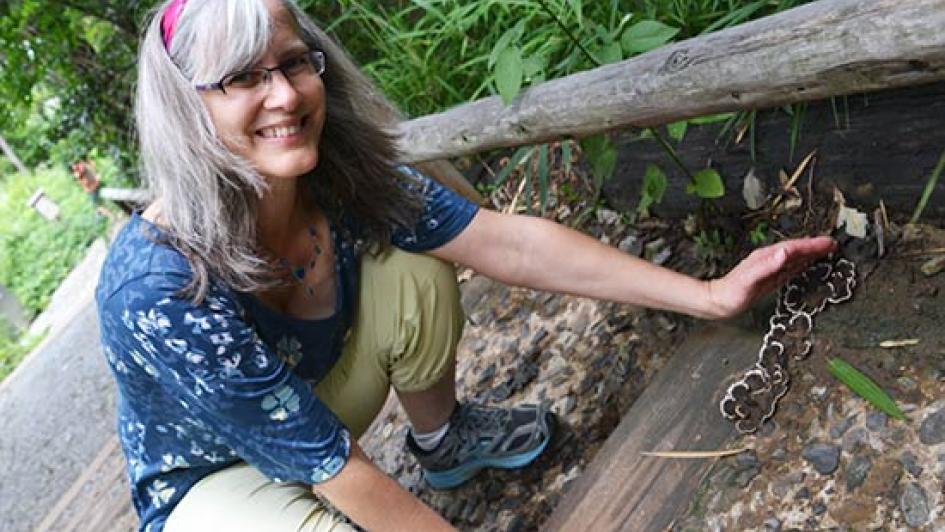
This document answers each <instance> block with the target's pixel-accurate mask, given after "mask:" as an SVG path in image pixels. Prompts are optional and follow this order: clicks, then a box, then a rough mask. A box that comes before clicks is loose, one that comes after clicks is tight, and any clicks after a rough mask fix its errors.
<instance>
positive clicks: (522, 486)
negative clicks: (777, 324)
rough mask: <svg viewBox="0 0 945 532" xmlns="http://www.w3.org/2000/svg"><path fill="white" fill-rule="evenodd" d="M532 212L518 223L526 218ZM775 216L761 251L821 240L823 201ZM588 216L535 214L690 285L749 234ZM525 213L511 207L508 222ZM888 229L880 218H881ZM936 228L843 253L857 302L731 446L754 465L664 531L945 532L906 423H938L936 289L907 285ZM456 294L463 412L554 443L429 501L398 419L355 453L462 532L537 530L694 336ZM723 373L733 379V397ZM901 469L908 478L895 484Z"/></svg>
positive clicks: (472, 291)
mask: <svg viewBox="0 0 945 532" xmlns="http://www.w3.org/2000/svg"><path fill="white" fill-rule="evenodd" d="M562 183H565V185H564V188H562ZM569 185H571V186H574V187H575V188H577V185H575V184H573V183H572V182H570V181H568V179H567V178H565V179H561V176H558V179H555V180H553V186H555V187H557V189H556V190H554V192H555V194H553V195H552V197H562V198H566V197H568V194H567V190H568V189H567V187H568V186H569ZM516 186H517V185H508V186H506V187H504V188H503V189H501V190H499V191H496V192H494V193H493V195H492V200H493V204H494V205H495V206H496V207H497V208H499V209H504V208H506V207H507V206H508V205H510V204H511V205H512V206H513V207H512V208H513V209H515V207H514V206H515V205H516V202H518V201H519V200H520V197H521V194H522V188H521V187H519V188H518V189H517V191H516V188H515V187H516ZM562 192H564V193H563V194H562ZM800 195H801V196H803V193H801V194H800ZM532 197H533V198H534V197H537V196H532ZM572 197H575V198H576V197H586V195H583V196H582V195H580V194H575V195H573V196H572ZM536 202H537V199H536V200H532V205H531V206H532V207H533V208H535V209H536V210H537V203H536ZM526 203H527V201H526ZM786 203H788V206H787V207H784V206H783V205H782V207H781V208H780V209H779V210H775V209H772V210H771V211H770V212H767V213H765V217H766V220H767V221H768V223H770V229H769V230H768V232H767V236H768V238H769V239H771V240H775V239H780V238H783V237H790V236H798V235H803V234H824V233H830V232H831V227H832V224H833V220H835V219H836V218H835V215H836V210H837V203H836V199H835V198H820V197H818V198H812V197H807V198H805V200H804V201H793V202H786ZM807 205H810V207H808V206H807ZM586 207H587V205H586V204H575V203H568V202H567V201H566V200H562V201H561V203H560V204H558V205H554V204H552V205H550V206H549V209H548V211H549V212H548V214H547V216H548V217H549V218H556V219H557V220H558V221H562V222H565V223H571V224H572V225H574V224H576V225H578V226H579V227H581V228H582V230H583V231H584V232H586V233H589V234H591V235H592V236H594V237H595V238H598V239H600V240H602V241H604V242H606V243H609V244H612V245H618V246H619V247H620V248H621V249H623V250H624V251H626V252H628V253H633V254H636V255H639V256H642V257H644V258H646V259H649V260H652V261H654V262H657V263H661V264H664V265H666V266H668V267H670V268H673V269H676V270H679V271H683V272H686V273H689V274H692V275H696V276H700V277H711V276H714V275H719V274H721V273H723V272H724V271H726V270H727V269H728V268H729V267H730V266H731V265H732V264H733V263H734V262H735V261H736V260H737V258H738V257H740V256H743V255H744V254H745V253H746V252H747V249H748V247H749V242H748V236H747V235H748V234H749V233H750V230H751V229H752V228H754V227H757V221H758V220H757V218H758V217H755V219H750V218H737V217H735V218H728V217H723V216H714V217H713V216H709V217H705V218H703V219H702V220H701V221H700V220H698V219H690V220H686V221H685V222H684V221H681V220H677V221H661V220H655V219H648V220H637V221H635V223H632V224H631V223H629V222H628V220H627V218H626V217H625V216H621V215H619V214H617V213H614V212H611V211H607V210H598V211H597V215H596V219H594V218H593V217H592V218H591V219H589V220H588V219H586V218H585V219H583V220H581V217H582V216H583V213H586V212H588V211H587V209H586ZM522 209H523V207H522V206H521V204H519V205H518V207H517V210H522ZM889 215H890V216H892V217H893V218H895V215H896V213H889ZM707 219H711V220H712V224H713V225H714V227H715V229H717V230H719V233H718V234H719V235H721V237H720V238H717V239H716V240H717V242H716V245H712V242H709V245H706V240H705V236H706V234H711V231H709V232H702V233H699V232H698V231H699V229H698V228H699V227H700V224H705V223H706V220H707ZM902 227H905V229H903V228H902ZM941 227H943V224H942V223H940V222H938V221H936V222H934V223H932V224H930V225H923V226H905V225H900V226H897V225H896V224H895V223H892V224H888V225H885V231H884V238H883V246H884V248H885V250H884V251H885V256H884V257H883V258H882V259H881V260H877V259H876V251H877V245H876V241H877V239H876V235H875V234H872V233H871V234H870V235H869V236H868V238H867V239H850V238H844V239H843V240H844V244H845V246H844V254H845V255H847V256H848V257H850V258H853V259H854V260H855V261H857V264H858V267H859V271H858V273H859V277H860V278H859V284H858V286H857V289H856V292H855V295H854V298H853V299H852V300H851V301H849V302H847V303H844V304H842V305H837V306H836V308H831V309H828V310H827V311H825V312H823V313H821V314H820V315H819V316H818V317H817V319H816V325H815V346H814V353H813V354H812V355H811V356H810V357H809V358H808V359H806V360H805V361H803V362H800V363H797V364H796V365H795V367H793V368H792V384H791V389H790V390H789V392H788V394H787V395H786V396H785V397H784V398H783V399H782V402H781V405H780V407H779V409H778V411H777V413H776V414H775V416H774V418H773V419H772V420H771V421H769V422H768V423H766V425H765V426H764V427H763V428H762V430H761V431H759V434H758V435H751V436H745V437H743V438H740V439H739V440H738V441H735V442H733V446H747V447H750V448H752V449H753V451H751V452H750V453H743V454H747V456H742V455H739V456H737V457H734V458H727V459H722V460H719V461H718V462H717V463H716V464H715V466H714V467H713V468H712V469H711V471H710V473H709V474H708V475H707V476H706V478H705V479H704V480H703V485H702V488H701V491H700V496H699V497H698V498H697V499H696V500H695V501H694V503H693V506H692V507H691V508H689V509H688V510H687V509H683V508H681V509H680V515H681V516H682V517H680V518H679V519H678V520H677V522H676V524H675V528H676V529H678V530H707V529H715V530H751V529H757V530H780V529H781V528H782V527H784V528H785V529H811V530H813V529H816V530H820V529H824V528H833V529H840V530H846V529H849V530H860V529H863V528H864V527H865V526H866V525H869V526H872V527H873V528H876V529H887V528H897V527H904V526H906V523H907V520H906V517H904V516H905V514H906V513H908V514H909V519H908V522H910V523H913V524H914V523H918V522H919V521H921V523H919V525H918V526H919V528H920V529H926V530H945V528H943V525H942V523H945V517H943V515H945V514H943V509H942V504H943V499H945V497H943V478H945V445H942V444H934V445H926V444H923V443H921V442H920V441H919V433H920V426H921V423H922V421H923V420H926V419H927V418H928V416H929V415H930V414H931V413H934V412H938V411H941V414H942V416H943V424H945V410H943V407H945V401H942V398H943V397H945V336H943V335H942V334H941V333H940V329H941V323H943V322H945V300H943V298H945V273H938V274H935V275H931V276H926V275H925V274H923V273H921V272H920V267H921V266H922V265H923V264H925V263H926V262H928V261H929V260H930V259H934V258H936V257H938V258H941V257H942V253H943V252H942V248H945V231H943V230H942V229H941ZM694 228H696V229H695V232H694ZM836 234H838V235H839V233H836ZM696 235H701V237H702V244H700V245H697V244H696V243H695V240H699V238H695V237H696ZM726 235H732V237H727V236H726ZM924 251H927V253H923V252H924ZM461 279H463V280H464V282H463V284H462V293H463V303H464V308H465V309H466V311H467V314H468V323H467V327H466V332H465V336H464V338H463V340H462V342H461V344H460V347H459V353H458V371H457V380H458V388H459V395H460V397H461V398H462V399H463V400H474V401H480V402H483V403H487V404H497V405H514V404H519V403H523V402H526V403H529V402H530V403H534V402H538V401H547V402H550V404H551V405H552V409H553V410H554V411H555V412H556V413H557V414H558V415H559V418H560V420H561V427H560V430H559V433H558V434H557V435H556V437H555V440H554V441H553V443H552V445H551V446H550V448H549V450H548V451H546V452H545V453H544V455H543V456H542V457H541V458H540V459H539V460H538V461H537V462H536V463H534V464H532V465H531V466H529V467H527V468H525V469H522V470H517V471H494V470H487V471H485V472H483V473H482V474H480V475H479V476H477V477H476V478H474V479H473V480H472V481H470V482H469V483H468V484H466V485H464V486H462V487H460V488H458V489H456V490H452V491H436V490H433V489H431V488H429V487H428V486H427V485H426V484H425V483H424V482H423V480H422V477H421V472H420V468H419V466H418V465H417V463H416V462H415V460H414V459H413V458H412V457H411V456H410V455H409V453H407V452H406V450H405V448H404V443H403V442H404V438H405V435H406V430H407V429H406V422H405V418H404V416H403V414H402V412H400V411H399V410H395V411H393V412H391V413H390V414H389V415H388V416H387V417H386V418H385V419H383V420H381V421H380V423H378V424H376V425H375V430H374V431H373V432H370V433H369V434H368V435H366V436H365V437H364V438H363V439H362V445H363V446H364V447H365V449H366V450H367V452H368V453H369V454H370V455H371V456H373V457H374V458H375V460H376V462H377V463H378V464H379V465H380V466H381V467H382V468H383V469H384V470H385V471H387V472H388V473H390V474H391V475H392V476H393V477H394V478H397V479H398V480H399V481H400V482H401V484H403V485H404V486H406V487H407V488H408V489H410V490H411V491H412V492H414V493H417V494H418V495H419V496H420V498H421V499H423V500H424V501H425V502H427V503H428V504H430V505H431V506H432V507H433V508H435V509H436V510H438V511H439V512H440V513H441V514H442V515H445V516H446V517H447V518H448V519H449V520H450V521H451V522H452V523H453V524H454V525H455V526H457V527H458V528H460V529H462V530H512V531H520V530H538V529H540V528H541V525H542V523H543V522H544V521H545V520H546V519H547V518H548V516H549V515H550V514H551V512H552V511H553V509H554V508H555V506H556V504H557V502H558V501H559V500H560V498H561V496H562V495H563V494H564V492H565V491H566V490H567V488H568V486H569V485H570V484H571V483H572V481H573V480H574V479H575V478H577V477H578V476H580V474H581V473H582V471H584V470H585V468H586V467H587V465H588V464H589V463H590V461H591V460H593V458H594V455H595V454H596V452H597V451H598V450H599V448H600V446H601V444H602V443H603V441H604V440H605V439H606V438H607V436H608V435H609V434H610V432H611V431H612V430H613V429H614V427H615V426H616V425H617V423H618V422H619V421H620V419H621V418H622V416H623V415H624V414H625V413H626V412H627V411H628V410H629V409H630V408H631V407H632V405H633V402H634V401H635V399H636V398H637V397H638V396H639V395H640V393H641V392H642V391H643V389H644V388H645V387H646V385H647V384H648V383H649V382H650V380H651V378H652V376H653V375H654V374H655V373H656V372H657V371H659V369H660V368H661V367H662V366H663V364H664V363H665V361H666V360H667V357H669V356H672V353H673V351H674V349H675V348H676V347H677V346H678V345H679V344H680V343H681V342H682V341H683V339H684V338H685V337H686V335H687V333H688V332H689V331H690V330H692V327H693V326H694V325H695V321H694V320H692V319H689V318H686V317H682V316H678V315H673V314H667V313H662V312H654V311H649V310H645V309H640V308H637V307H632V306H629V305H618V304H614V303H609V302H601V301H592V300H588V299H582V298H575V297H571V296H562V295H555V294H548V293H542V292H536V291H532V290H527V289H518V288H509V287H506V286H503V285H501V284H499V283H495V282H493V281H490V280H488V279H486V278H484V277H481V276H478V275H476V274H474V273H473V272H463V273H461ZM753 312H755V313H759V315H757V316H755V318H756V322H758V324H759V332H758V338H759V345H760V343H761V338H762V336H763V334H764V332H765V326H764V325H763V324H764V322H766V320H767V317H766V316H765V315H762V314H763V310H754V311H753ZM908 339H917V340H918V342H917V343H916V344H915V345H909V346H904V347H898V348H882V347H879V344H880V342H883V341H887V340H908ZM827 356H831V357H840V358H842V359H844V360H846V361H847V362H849V363H850V364H852V365H853V366H855V367H857V368H859V369H860V370H862V371H863V372H865V373H866V374H867V375H868V376H869V377H871V378H873V379H874V380H875V381H876V382H877V383H879V385H880V386H882V387H883V388H884V389H885V390H887V391H888V392H890V393H891V395H892V396H893V397H894V398H895V399H896V401H897V402H898V403H899V404H900V405H901V406H902V407H903V410H905V411H906V412H907V415H908V416H909V417H910V421H909V422H899V421H895V420H886V419H879V418H878V417H877V415H876V413H875V410H874V409H872V408H871V407H870V406H869V405H868V404H867V403H865V402H864V401H863V400H861V399H859V398H858V397H857V396H856V395H855V394H854V393H853V392H852V391H851V390H849V389H848V388H846V387H844V385H842V384H841V383H839V382H838V381H837V380H836V379H834V378H833V377H832V376H831V375H830V374H829V373H828V371H827V370H826V363H825V360H826V358H825V357H827ZM735 373H736V371H735V370H734V369H733V375H732V379H733V380H734V379H735V378H737V377H738V375H736V374H735ZM707 408H716V407H715V405H707ZM720 421H722V419H721V417H720ZM880 424H881V425H882V427H879V428H876V427H877V426H878V425H880ZM867 425H869V427H870V428H867ZM926 425H928V423H926ZM849 434H855V435H857V436H852V437H851V436H849ZM864 434H865V435H864ZM844 438H846V440H848V441H846V443H844V442H845V440H844ZM857 438H858V439H857ZM943 438H945V436H943ZM851 442H852V443H851ZM816 443H825V444H827V445H828V446H829V445H834V444H835V446H836V447H838V448H839V449H840V454H841V455H840V458H839V464H840V465H839V467H837V468H834V471H832V472H830V473H825V474H820V473H817V472H815V471H814V469H812V467H813V466H812V464H811V462H810V461H809V460H807V459H805V458H804V457H803V454H804V453H805V449H807V448H808V447H810V446H812V445H814V444H816ZM844 445H845V446H844ZM907 451H908V453H906V452H907ZM904 453H906V454H904ZM903 456H906V458H905V459H903ZM865 461H869V462H870V465H871V472H870V471H868V472H867V474H866V479H865V480H864V481H862V482H861V484H862V486H860V485H859V484H858V485H856V486H855V487H854V488H853V489H851V490H848V489H847V487H846V484H845V483H846V482H847V480H846V479H847V478H848V477H849V475H850V471H851V465H852V464H853V463H854V462H856V467H853V468H852V469H854V470H855V471H853V474H854V476H855V475H857V474H859V473H858V472H862V470H863V469H864V466H863V464H864V462H865ZM903 463H906V464H907V465H903ZM904 468H907V470H911V471H913V472H915V471H919V470H921V473H917V474H915V475H913V474H912V473H908V472H907V473H906V474H903V473H902V471H903V470H904ZM853 484H856V478H854V481H853ZM857 489H859V490H860V491H856V490H857ZM922 504H925V506H924V507H923V506H922ZM923 512H924V513H923Z"/></svg>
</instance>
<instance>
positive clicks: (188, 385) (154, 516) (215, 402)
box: [96, 167, 477, 531]
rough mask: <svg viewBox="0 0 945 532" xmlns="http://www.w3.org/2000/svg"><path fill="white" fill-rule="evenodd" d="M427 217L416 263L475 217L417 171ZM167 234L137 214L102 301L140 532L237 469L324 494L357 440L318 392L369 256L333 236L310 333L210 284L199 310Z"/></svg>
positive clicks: (107, 272) (106, 274)
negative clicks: (329, 276)
mask: <svg viewBox="0 0 945 532" xmlns="http://www.w3.org/2000/svg"><path fill="white" fill-rule="evenodd" d="M404 171H405V172H407V173H408V174H409V175H411V176H413V177H415V178H416V179H417V183H418V186H419V187H420V188H421V189H422V192H423V196H424V200H425V208H424V212H423V214H422V216H421V218H420V220H419V223H418V224H417V226H416V227H414V228H411V229H397V230H396V231H395V232H394V235H393V239H392V243H393V244H394V245H395V246H397V247H400V248H402V249H404V250H407V251H412V252H421V251H426V250H430V249H433V248H437V247H439V246H442V245H443V244H445V243H447V242H449V241H450V240H451V239H452V238H453V237H455V236H456V235H457V234H459V233H460V232H461V231H462V230H463V229H464V228H465V227H466V226H467V225H468V224H469V222H470V221H471V220H472V218H473V216H474V215H475V213H476V210H477V206H476V205H475V204H473V203H471V202H469V201H467V200H466V199H464V198H462V197H461V196H459V195H457V194H456V193H454V192H453V191H451V190H449V189H447V188H445V187H443V186H441V185H440V184H438V183H436V182H435V181H432V180H430V179H429V178H427V177H425V176H422V175H421V174H419V173H418V172H417V171H416V170H413V169H411V168H406V167H405V168H404ZM160 234H161V232H160V230H159V229H158V228H157V227H156V226H154V225H152V224H151V223H149V222H148V221H146V220H144V219H143V218H141V217H139V216H137V215H134V216H132V218H131V221H130V222H129V223H128V224H127V225H126V226H125V228H124V229H123V230H122V232H121V233H120V234H119V235H118V237H117V238H116V239H115V242H114V243H113V244H112V247H111V250H110V251H109V255H108V258H107V259H106V261H105V264H104V266H103V267H102V273H101V277H100V279H99V284H98V287H97V289H96V301H97V304H98V312H99V319H100V324H101V333H102V345H103V348H104V352H105V355H106V357H107V358H108V362H109V364H110V365H111V369H112V372H113V373H114V375H115V379H116V381H117V385H118V434H119V437H120V440H121V445H122V449H123V451H124V454H125V457H126V459H127V463H128V471H127V473H128V477H129V481H130V485H131V495H132V501H133V503H134V505H135V508H136V510H137V512H138V515H139V517H140V519H141V525H140V526H141V530H146V531H160V530H162V529H163V527H164V522H165V521H166V519H167V517H168V515H169V514H170V512H171V510H172V509H173V508H174V506H175V505H176V504H177V503H178V502H179V501H180V500H181V498H182V497H183V496H184V494H185V493H187V490H188V489H190V487H191V486H193V485H194V484H195V483H196V482H197V481H199V480H200V479H201V478H203V477H205V476H207V475H208V474H210V473H213V472H215V471H218V470H220V469H223V468H225V467H227V466H229V465H232V464H233V463H235V462H237V461H239V460H245V461H246V462H248V463H250V464H252V465H253V466H255V467H256V468H257V469H259V470H260V471H262V472H263V473H264V474H265V475H267V476H269V477H270V478H272V479H274V480H277V481H295V482H304V483H308V484H317V483H319V482H323V481H325V480H327V479H329V478H331V477H332V476H334V475H335V474H337V473H338V471H340V470H341V468H342V467H343V466H344V464H345V461H346V460H347V457H348V452H349V448H350V436H349V434H348V430H347V429H346V428H345V427H344V425H342V423H341V422H340V421H339V420H338V418H337V417H336V416H335V415H334V414H333V413H332V412H331V411H330V410H329V409H328V408H327V407H326V406H325V405H324V404H322V403H321V402H320V401H319V400H318V398H317V397H316V396H315V395H314V394H313V393H312V386H313V384H315V383H317V382H318V381H319V380H320V379H321V378H322V377H323V376H324V375H325V374H326V373H327V372H328V370H329V369H331V367H332V365H333V364H334V363H335V361H336V360H337V359H338V357H339V356H340V355H341V347H342V343H343V339H344V336H345V333H346V332H347V330H348V328H349V326H350V325H351V323H352V318H353V313H354V310H353V307H354V304H355V302H356V301H357V299H356V298H357V284H358V281H357V276H358V267H357V266H358V260H357V259H358V257H357V253H358V251H357V250H356V249H355V248H356V246H355V245H354V243H353V242H352V237H351V232H350V231H349V230H347V229H346V228H343V227H338V228H334V227H333V229H332V240H333V245H334V246H335V257H336V265H335V266H336V271H337V272H338V275H337V283H338V290H337V293H338V301H337V305H336V311H335V314H334V315H333V316H331V317H329V318H326V319H322V320H301V319H295V318H291V317H288V316H284V315H281V314H279V313H277V312H275V311H273V310H270V309H268V308H266V307H264V306H263V305H262V304H261V303H260V302H259V301H258V300H257V299H256V298H254V297H253V296H252V295H250V294H245V293H237V292H235V291H233V290H231V289H229V288H228V287H227V286H224V285H223V284H222V283H219V282H211V286H210V289H209V292H208V295H207V297H206V299H205V300H204V301H203V302H202V303H200V304H194V303H192V302H191V301H190V300H189V299H187V298H186V297H180V296H178V295H177V294H178V291H179V290H180V289H181V288H182V287H183V286H185V285H186V284H187V283H188V282H189V280H190V278H191V270H190V267H189V265H188V263H187V261H186V259H185V258H184V257H183V255H181V254H180V253H179V252H177V251H176V250H174V249H173V248H171V247H168V246H167V245H164V244H160V243H157V241H156V240H157V239H156V238H155V237H156V236H159V235H160Z"/></svg>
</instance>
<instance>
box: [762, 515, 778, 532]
mask: <svg viewBox="0 0 945 532" xmlns="http://www.w3.org/2000/svg"><path fill="white" fill-rule="evenodd" d="M764 526H765V530H767V531H770V532H780V530H781V520H780V519H778V518H777V517H769V518H767V519H765V522H764Z"/></svg>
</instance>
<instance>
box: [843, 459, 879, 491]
mask: <svg viewBox="0 0 945 532" xmlns="http://www.w3.org/2000/svg"><path fill="white" fill-rule="evenodd" d="M871 467H873V460H872V459H870V457H869V456H865V455H858V456H856V457H854V458H853V460H852V461H851V462H850V465H849V466H847V469H846V483H847V491H848V492H852V491H854V490H855V489H856V488H859V487H860V486H861V485H862V484H863V481H864V480H866V475H868V474H869V472H870V468H871Z"/></svg>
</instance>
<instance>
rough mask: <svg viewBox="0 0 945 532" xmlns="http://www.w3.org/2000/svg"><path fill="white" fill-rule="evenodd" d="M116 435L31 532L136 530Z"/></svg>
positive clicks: (123, 464) (111, 531) (123, 531)
mask: <svg viewBox="0 0 945 532" xmlns="http://www.w3.org/2000/svg"><path fill="white" fill-rule="evenodd" d="M128 493H129V492H128V484H127V482H126V481H125V460H124V456H123V455H122V453H121V448H120V447H119V445H118V438H117V436H115V437H112V438H109V440H108V441H107V442H106V443H105V445H103V446H102V449H101V450H100V451H99V453H98V455H96V457H95V459H93V460H92V462H91V463H90V464H89V466H88V467H87V468H86V469H85V470H84V471H83V472H82V474H81V475H79V478H77V479H76V480H75V482H73V483H72V485H71V486H69V489H68V490H66V493H65V494H63V496H62V497H61V498H60V499H59V500H58V501H57V502H56V505H55V506H53V508H52V510H50V511H49V513H48V514H46V516H45V517H44V518H43V520H42V521H41V522H40V524H39V525H38V526H37V527H36V528H35V529H34V532H45V531H50V532H52V531H55V532H71V531H76V532H86V531H89V532H119V531H121V532H126V531H132V530H135V529H136V528H137V525H138V519H137V516H136V515H135V513H134V510H133V508H132V506H131V500H130V497H129V494H128Z"/></svg>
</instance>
